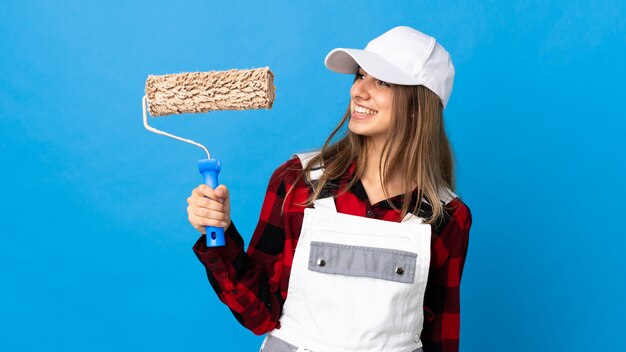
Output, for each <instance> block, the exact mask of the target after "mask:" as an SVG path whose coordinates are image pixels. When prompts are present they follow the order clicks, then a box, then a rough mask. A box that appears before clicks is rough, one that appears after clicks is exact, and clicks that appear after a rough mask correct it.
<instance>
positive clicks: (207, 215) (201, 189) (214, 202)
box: [187, 184, 231, 234]
mask: <svg viewBox="0 0 626 352" xmlns="http://www.w3.org/2000/svg"><path fill="white" fill-rule="evenodd" d="M187 204H189V205H188V206H187V215H188V219H189V223H191V225H192V226H193V227H194V228H195V229H196V230H198V231H199V232H200V233H201V234H206V227H207V226H214V227H223V228H224V231H226V229H227V228H228V226H230V222H231V221H230V194H229V192H228V189H227V188H226V186H224V185H219V186H217V188H216V189H215V190H214V189H213V188H211V187H209V186H207V185H205V184H202V185H200V186H198V187H196V188H194V189H193V191H191V196H189V198H187Z"/></svg>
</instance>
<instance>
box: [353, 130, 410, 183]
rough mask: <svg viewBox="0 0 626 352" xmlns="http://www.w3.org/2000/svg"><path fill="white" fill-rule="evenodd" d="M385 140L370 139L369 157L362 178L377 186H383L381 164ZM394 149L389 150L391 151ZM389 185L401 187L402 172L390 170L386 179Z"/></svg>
mask: <svg viewBox="0 0 626 352" xmlns="http://www.w3.org/2000/svg"><path fill="white" fill-rule="evenodd" d="M384 144H385V142H384V141H381V140H375V139H373V138H372V139H370V140H369V143H368V153H367V159H366V160H365V170H364V172H363V176H362V177H361V179H362V180H363V181H364V182H366V183H368V184H370V185H372V186H375V187H382V175H381V173H380V169H379V164H380V162H381V160H382V158H383V145H384ZM391 152H393V151H388V152H387V154H388V153H391ZM386 183H387V187H389V188H398V187H401V179H400V174H399V173H398V172H390V173H389V174H388V175H387V179H386Z"/></svg>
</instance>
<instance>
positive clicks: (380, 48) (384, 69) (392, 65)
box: [324, 26, 454, 107]
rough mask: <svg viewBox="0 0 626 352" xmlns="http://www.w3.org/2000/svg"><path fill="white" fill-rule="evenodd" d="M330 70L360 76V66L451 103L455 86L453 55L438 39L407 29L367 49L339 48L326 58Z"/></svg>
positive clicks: (375, 41)
mask: <svg viewBox="0 0 626 352" xmlns="http://www.w3.org/2000/svg"><path fill="white" fill-rule="evenodd" d="M324 65H326V67H328V69H329V70H331V71H335V72H339V73H356V72H357V70H358V68H359V66H360V67H362V68H363V69H364V70H365V71H366V72H367V73H368V74H369V75H372V76H373V77H376V78H377V79H379V80H381V81H385V82H387V83H393V84H400V85H411V86H416V85H423V86H425V87H427V88H428V89H430V90H432V91H433V92H434V93H435V94H437V95H438V96H439V98H440V99H441V102H442V103H443V106H444V107H445V106H446V105H447V104H448V100H449V99H450V94H451V93H452V84H453V83H454V66H453V65H452V60H451V59H450V54H448V52H447V51H446V49H444V48H443V47H442V46H441V45H440V44H439V43H437V41H436V40H435V38H433V37H431V36H429V35H427V34H424V33H422V32H420V31H418V30H416V29H413V28H411V27H407V26H399V27H395V28H393V29H391V30H389V31H387V32H385V33H384V34H382V35H381V36H379V37H377V38H374V39H373V40H371V41H370V42H369V43H367V46H366V47H365V49H363V50H361V49H346V48H337V49H333V50H331V52H329V53H328V55H326V59H324Z"/></svg>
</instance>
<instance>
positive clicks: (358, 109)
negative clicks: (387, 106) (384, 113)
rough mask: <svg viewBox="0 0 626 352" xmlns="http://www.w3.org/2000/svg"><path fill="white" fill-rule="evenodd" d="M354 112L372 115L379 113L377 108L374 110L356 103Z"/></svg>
mask: <svg viewBox="0 0 626 352" xmlns="http://www.w3.org/2000/svg"><path fill="white" fill-rule="evenodd" d="M352 113H353V114H358V115H361V116H372V115H376V114H377V113H378V111H376V110H372V109H368V108H365V107H362V106H359V105H355V106H354V109H353V110H352Z"/></svg>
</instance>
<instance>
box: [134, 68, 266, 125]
mask: <svg viewBox="0 0 626 352" xmlns="http://www.w3.org/2000/svg"><path fill="white" fill-rule="evenodd" d="M275 90H276V88H275V87H274V74H273V73H272V71H270V69H269V67H264V68H256V69H250V70H237V69H232V70H228V71H210V72H187V73H178V74H170V75H161V76H157V75H149V76H148V79H147V80H146V96H147V97H148V111H149V112H150V115H151V116H153V117H156V116H165V115H172V114H182V113H194V112H208V111H212V110H248V109H271V108H272V103H273V102H274V96H275V95H274V91H275Z"/></svg>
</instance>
